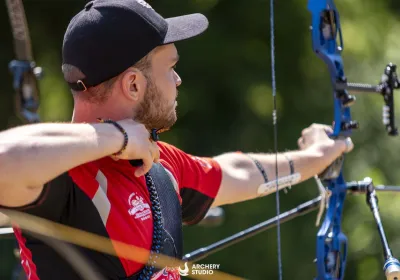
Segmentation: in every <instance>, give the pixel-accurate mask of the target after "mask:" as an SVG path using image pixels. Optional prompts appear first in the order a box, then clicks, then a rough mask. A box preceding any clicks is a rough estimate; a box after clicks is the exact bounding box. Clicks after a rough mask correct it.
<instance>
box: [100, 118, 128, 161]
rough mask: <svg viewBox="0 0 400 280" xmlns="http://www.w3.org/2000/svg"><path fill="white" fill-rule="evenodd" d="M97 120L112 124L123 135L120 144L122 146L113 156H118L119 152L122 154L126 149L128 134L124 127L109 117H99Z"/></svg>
mask: <svg viewBox="0 0 400 280" xmlns="http://www.w3.org/2000/svg"><path fill="white" fill-rule="evenodd" d="M97 120H98V121H99V122H101V123H109V124H112V125H114V126H115V127H116V128H117V129H118V130H119V131H121V133H122V134H123V135H124V144H123V145H122V148H121V149H120V150H119V151H118V152H116V153H114V154H113V156H119V155H120V154H122V153H123V152H124V151H125V150H126V147H127V146H128V134H127V133H126V131H125V129H124V128H123V127H122V126H121V125H120V124H119V123H117V122H115V121H113V120H110V119H108V120H103V119H101V118H97Z"/></svg>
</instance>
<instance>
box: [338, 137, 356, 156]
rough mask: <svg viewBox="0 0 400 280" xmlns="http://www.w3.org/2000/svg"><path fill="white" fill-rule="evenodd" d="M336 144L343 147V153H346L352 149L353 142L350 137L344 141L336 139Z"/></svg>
mask: <svg viewBox="0 0 400 280" xmlns="http://www.w3.org/2000/svg"><path fill="white" fill-rule="evenodd" d="M336 142H339V143H340V145H343V152H344V153H348V152H351V151H352V150H353V148H354V144H353V141H352V140H351V138H350V137H346V138H345V139H338V140H336Z"/></svg>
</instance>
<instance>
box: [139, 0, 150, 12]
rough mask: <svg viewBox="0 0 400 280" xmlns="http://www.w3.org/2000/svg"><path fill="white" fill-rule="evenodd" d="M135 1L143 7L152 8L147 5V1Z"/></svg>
mask: <svg viewBox="0 0 400 280" xmlns="http://www.w3.org/2000/svg"><path fill="white" fill-rule="evenodd" d="M136 2H138V3H139V4H140V5H142V6H143V7H145V8H148V9H152V10H153V8H152V7H151V6H150V5H149V3H147V2H146V1H144V0H136Z"/></svg>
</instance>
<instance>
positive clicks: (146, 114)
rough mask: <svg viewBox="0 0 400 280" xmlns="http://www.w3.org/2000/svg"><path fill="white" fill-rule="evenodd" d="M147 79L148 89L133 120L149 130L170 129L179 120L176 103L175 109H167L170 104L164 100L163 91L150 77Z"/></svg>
mask: <svg viewBox="0 0 400 280" xmlns="http://www.w3.org/2000/svg"><path fill="white" fill-rule="evenodd" d="M146 78H147V89H146V92H145V94H144V98H143V100H142V102H141V103H140V104H139V106H138V108H137V110H136V112H135V114H134V118H133V119H134V120H135V121H137V122H139V123H142V124H144V125H145V126H146V128H147V129H149V130H150V129H153V128H155V129H169V128H170V127H172V126H173V125H174V124H175V122H176V120H177V115H176V110H175V107H176V106H175V102H174V105H173V108H171V107H166V106H167V104H168V102H167V101H166V100H164V98H163V95H162V92H161V90H160V89H159V88H158V87H157V86H156V84H155V83H154V82H153V80H152V79H151V78H150V77H146Z"/></svg>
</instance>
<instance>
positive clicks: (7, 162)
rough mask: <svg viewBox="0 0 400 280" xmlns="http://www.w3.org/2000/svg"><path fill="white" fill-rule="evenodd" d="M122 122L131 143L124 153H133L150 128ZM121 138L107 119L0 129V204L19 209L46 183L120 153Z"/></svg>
mask: <svg viewBox="0 0 400 280" xmlns="http://www.w3.org/2000/svg"><path fill="white" fill-rule="evenodd" d="M123 126H124V128H125V129H126V130H127V133H128V135H129V142H128V143H129V144H128V146H130V147H128V149H127V151H126V152H124V156H125V158H129V156H132V157H134V154H135V152H134V151H133V150H134V147H132V146H133V145H136V144H138V146H141V145H142V146H141V147H138V148H139V150H138V151H140V150H143V148H144V146H143V145H145V144H146V143H145V141H146V139H148V131H146V130H145V128H144V126H142V125H139V124H137V123H133V121H127V122H125V123H124V125H123ZM135 132H136V134H139V135H135ZM138 138H140V139H141V140H139V139H138ZM123 139H124V138H123V134H122V133H121V132H120V131H118V130H117V129H116V128H115V127H114V126H113V125H112V124H107V123H99V124H69V123H44V124H33V125H25V126H20V127H17V128H13V129H9V130H6V131H4V132H1V133H0V205H2V206H8V207H18V206H23V205H26V204H28V203H31V202H33V201H34V200H35V199H36V198H37V197H38V196H39V195H40V193H41V191H42V189H43V185H44V184H45V183H46V182H48V181H50V180H52V179H53V178H55V177H57V176H59V175H60V174H62V173H64V172H66V171H68V170H69V169H71V168H73V167H76V166H78V165H81V164H83V163H86V162H90V161H93V160H96V159H99V158H102V157H105V156H109V155H111V154H113V153H116V152H118V151H119V150H120V149H121V147H122V144H123V141H124V140H123ZM143 139H145V140H144V141H143ZM140 141H142V143H138V142H140ZM147 141H148V140H147ZM132 142H134V143H132ZM148 142H150V141H148ZM139 144H141V145H139ZM146 148H148V147H146ZM146 152H147V153H149V152H148V149H147V151H146ZM127 153H129V154H127ZM137 154H138V158H141V157H140V153H139V152H138V153H137ZM150 154H151V153H150ZM145 163H148V158H146V162H145Z"/></svg>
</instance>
